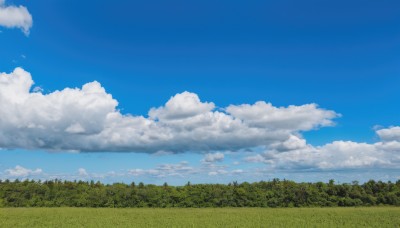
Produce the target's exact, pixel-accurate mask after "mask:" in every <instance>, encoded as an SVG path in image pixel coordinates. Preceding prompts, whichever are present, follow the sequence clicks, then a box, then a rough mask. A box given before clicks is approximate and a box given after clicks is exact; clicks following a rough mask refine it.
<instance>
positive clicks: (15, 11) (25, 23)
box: [0, 0, 33, 35]
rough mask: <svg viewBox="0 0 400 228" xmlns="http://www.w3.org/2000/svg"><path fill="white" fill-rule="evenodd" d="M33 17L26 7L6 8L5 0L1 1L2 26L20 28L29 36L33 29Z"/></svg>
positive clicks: (0, 23) (0, 24)
mask: <svg viewBox="0 0 400 228" xmlns="http://www.w3.org/2000/svg"><path fill="white" fill-rule="evenodd" d="M32 23H33V21H32V15H31V14H30V13H29V11H28V9H27V8H26V7H24V6H6V5H5V0H0V26H4V27H7V28H19V29H21V30H22V32H24V34H25V35H29V30H30V28H31V27H32Z"/></svg>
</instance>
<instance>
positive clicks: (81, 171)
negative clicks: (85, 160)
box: [78, 168, 89, 177]
mask: <svg viewBox="0 0 400 228" xmlns="http://www.w3.org/2000/svg"><path fill="white" fill-rule="evenodd" d="M78 176H80V177H87V176H89V174H88V172H87V171H86V169H84V168H79V169H78Z"/></svg>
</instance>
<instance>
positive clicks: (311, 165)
mask: <svg viewBox="0 0 400 228" xmlns="http://www.w3.org/2000/svg"><path fill="white" fill-rule="evenodd" d="M398 129H400V128H399V127H391V128H388V129H381V130H378V131H377V134H378V136H380V138H381V141H379V142H376V143H358V142H352V141H334V142H332V143H328V144H326V145H323V146H318V147H314V146H312V145H309V144H307V145H306V144H305V143H301V147H297V148H294V149H293V148H287V149H286V150H282V148H280V149H279V150H277V149H274V148H272V149H269V150H267V151H265V152H263V153H261V154H257V155H252V156H248V157H246V158H245V160H246V161H248V162H263V163H266V164H268V165H270V166H272V167H273V168H278V169H318V170H332V169H355V168H371V167H375V168H399V167H400V141H399V137H398V134H399V132H398Z"/></svg>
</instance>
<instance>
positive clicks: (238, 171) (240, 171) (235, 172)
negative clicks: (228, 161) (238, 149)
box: [232, 169, 244, 175]
mask: <svg viewBox="0 0 400 228" xmlns="http://www.w3.org/2000/svg"><path fill="white" fill-rule="evenodd" d="M243 172H244V171H243V169H235V170H232V174H236V175H239V174H242V173H243Z"/></svg>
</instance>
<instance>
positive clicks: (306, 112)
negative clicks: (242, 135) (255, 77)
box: [226, 101, 339, 132]
mask: <svg viewBox="0 0 400 228" xmlns="http://www.w3.org/2000/svg"><path fill="white" fill-rule="evenodd" d="M226 111H227V112H228V113H229V114H231V115H232V116H233V117H236V118H239V119H241V120H243V121H244V122H245V123H247V125H248V126H250V127H258V128H267V129H271V130H287V131H291V132H292V131H308V130H311V129H315V128H318V127H325V126H332V125H333V124H334V123H333V122H332V119H334V118H336V117H338V116H339V114H337V113H335V112H334V111H329V110H324V109H320V108H318V106H317V105H316V104H306V105H301V106H294V105H290V106H289V107H274V106H273V105H272V104H271V103H265V102H264V101H259V102H256V103H255V104H253V105H249V104H243V105H230V106H228V108H226Z"/></svg>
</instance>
